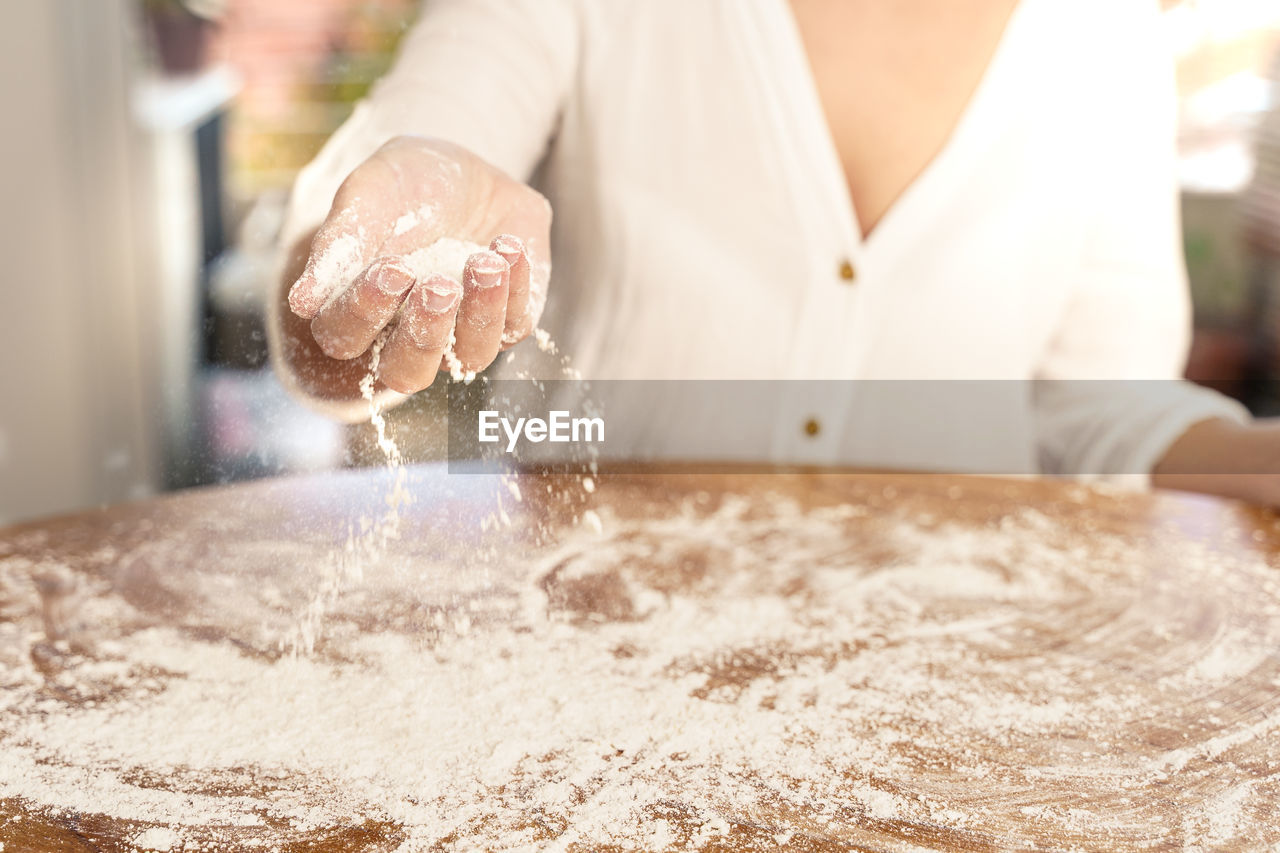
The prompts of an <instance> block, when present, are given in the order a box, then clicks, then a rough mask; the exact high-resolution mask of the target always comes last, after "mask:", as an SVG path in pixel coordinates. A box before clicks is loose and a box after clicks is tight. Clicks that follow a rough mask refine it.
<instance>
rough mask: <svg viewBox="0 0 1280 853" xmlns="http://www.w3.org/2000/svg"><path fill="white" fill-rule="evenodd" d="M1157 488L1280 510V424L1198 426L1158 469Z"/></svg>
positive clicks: (1220, 421) (1203, 423)
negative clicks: (1220, 497)
mask: <svg viewBox="0 0 1280 853" xmlns="http://www.w3.org/2000/svg"><path fill="white" fill-rule="evenodd" d="M1152 484H1153V485H1154V486H1156V487H1158V488H1165V489H1178V490H1181V491H1193V492H1204V493H1207V494H1215V495H1221V496H1224V497H1231V498H1238V499H1241V500H1246V501H1250V502H1253V503H1260V504H1267V505H1270V506H1280V422H1277V421H1256V422H1253V423H1249V424H1241V423H1237V422H1235V421H1231V420H1227V419H1225V418H1218V419H1213V420H1207V421H1201V422H1199V423H1197V424H1194V425H1193V426H1191V427H1190V428H1189V429H1188V430H1187V431H1186V432H1185V433H1183V435H1182V436H1181V437H1180V438H1179V439H1178V440H1177V441H1175V442H1174V443H1173V444H1172V445H1171V446H1170V448H1169V450H1168V451H1167V452H1166V454H1165V455H1164V457H1163V458H1162V459H1161V460H1160V461H1159V462H1158V463H1157V464H1156V466H1155V469H1154V471H1153V472H1152Z"/></svg>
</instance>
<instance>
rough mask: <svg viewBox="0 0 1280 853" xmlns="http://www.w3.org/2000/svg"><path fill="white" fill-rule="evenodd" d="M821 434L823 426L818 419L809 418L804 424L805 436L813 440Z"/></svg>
mask: <svg viewBox="0 0 1280 853" xmlns="http://www.w3.org/2000/svg"><path fill="white" fill-rule="evenodd" d="M820 432H822V424H820V423H818V419H817V418H809V420H807V421H805V422H804V434H805V435H807V436H809V438H813V437H814V436H815V435H817V434H818V433H820Z"/></svg>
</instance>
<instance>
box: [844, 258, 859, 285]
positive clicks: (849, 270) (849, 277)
mask: <svg viewBox="0 0 1280 853" xmlns="http://www.w3.org/2000/svg"><path fill="white" fill-rule="evenodd" d="M857 278H858V271H857V270H856V269H854V267H853V262H852V261H849V260H847V259H846V260H844V261H842V262H841V263H840V279H841V280H842V281H844V282H845V283H846V284H852V283H853V282H854V281H855V280H857Z"/></svg>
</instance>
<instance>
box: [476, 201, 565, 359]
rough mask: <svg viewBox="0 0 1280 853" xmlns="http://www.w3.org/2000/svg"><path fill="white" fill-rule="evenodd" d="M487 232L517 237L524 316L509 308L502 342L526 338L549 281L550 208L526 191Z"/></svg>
mask: <svg viewBox="0 0 1280 853" xmlns="http://www.w3.org/2000/svg"><path fill="white" fill-rule="evenodd" d="M492 227H493V230H492V231H491V232H490V233H496V234H502V235H506V234H518V235H520V240H521V243H522V244H523V248H524V258H525V261H526V262H527V263H528V264H529V289H528V296H527V297H526V299H525V308H524V312H523V315H524V316H521V315H520V314H517V313H515V312H514V311H512V310H510V309H508V314H507V323H506V331H507V333H508V334H507V335H506V336H505V340H504V343H505V342H506V341H507V340H510V339H511V338H512V337H514V336H515V335H516V334H518V333H519V332H520V331H524V333H525V334H526V335H527V334H529V333H530V332H532V331H533V329H534V328H535V327H536V326H537V325H538V319H539V317H541V315H542V309H543V307H544V306H545V305H546V301H547V287H548V284H549V282H550V279H551V205H550V204H549V203H548V202H547V200H546V198H544V197H543V196H542V195H540V194H539V193H537V192H536V191H534V190H532V189H529V188H527V187H526V188H525V192H524V193H522V194H521V196H520V198H519V199H518V201H517V202H516V203H514V204H513V205H512V206H511V207H510V209H508V210H507V211H506V212H505V214H504V215H503V216H502V218H501V219H499V220H498V221H497V222H496V223H494V225H493V226H492Z"/></svg>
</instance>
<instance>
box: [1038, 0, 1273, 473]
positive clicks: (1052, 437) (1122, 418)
mask: <svg viewBox="0 0 1280 853" xmlns="http://www.w3.org/2000/svg"><path fill="white" fill-rule="evenodd" d="M1152 6H1154V4H1152ZM1154 16H1155V11H1154V9H1153V10H1152V11H1151V17H1149V18H1144V19H1143V20H1142V21H1137V22H1134V26H1132V27H1119V28H1116V29H1118V30H1119V33H1117V34H1116V35H1115V36H1114V38H1115V42H1116V43H1115V44H1114V46H1113V49H1112V50H1110V51H1107V50H1104V51H1103V52H1102V54H1101V57H1102V58H1103V59H1104V61H1102V62H1100V63H1097V67H1098V68H1100V69H1101V71H1100V73H1099V81H1100V85H1099V87H1098V88H1097V89H1095V91H1096V92H1098V93H1099V95H1098V97H1097V98H1096V99H1095V104H1094V105H1093V107H1092V108H1091V109H1090V113H1089V121H1090V123H1091V124H1092V125H1093V126H1094V127H1095V128H1096V133H1095V138H1096V141H1097V143H1098V144H1097V146H1096V147H1094V148H1092V150H1091V151H1090V152H1082V163H1083V167H1084V168H1087V169H1089V171H1090V174H1089V176H1088V180H1089V182H1090V184H1091V185H1092V186H1093V187H1095V188H1096V189H1095V194H1094V197H1095V199H1096V202H1095V208H1094V210H1093V212H1092V215H1091V218H1090V223H1089V225H1088V227H1087V229H1086V239H1085V241H1084V245H1083V248H1082V256H1081V262H1080V264H1079V266H1078V277H1077V279H1076V281H1075V283H1074V290H1073V292H1072V295H1071V297H1070V299H1069V301H1068V303H1067V306H1066V309H1065V312H1064V314H1063V316H1062V319H1061V321H1060V324H1059V326H1058V329H1057V332H1056V334H1055V336H1054V338H1053V340H1052V343H1051V344H1050V346H1049V348H1048V350H1047V352H1046V353H1045V354H1044V356H1043V359H1042V361H1041V362H1040V365H1039V370H1038V377H1037V378H1038V380H1039V381H1037V382H1036V383H1035V394H1034V397H1035V406H1036V418H1037V433H1038V445H1039V453H1040V462H1041V467H1042V469H1044V470H1045V471H1046V472H1049V473H1059V474H1073V475H1080V476H1088V475H1095V476H1107V475H1116V474H1136V475H1142V476H1144V477H1145V476H1148V475H1149V474H1150V472H1151V470H1152V469H1153V468H1154V466H1155V465H1156V463H1157V462H1159V460H1160V459H1161V457H1163V456H1164V454H1165V452H1166V451H1167V450H1168V449H1169V447H1170V445H1171V444H1172V443H1173V442H1174V441H1175V440H1176V439H1177V438H1178V437H1179V436H1181V435H1182V434H1183V433H1184V432H1185V431H1186V430H1187V429H1188V428H1189V427H1190V426H1192V425H1193V424H1195V423H1197V422H1200V421H1203V420H1208V419H1210V418H1228V419H1232V420H1236V421H1246V420H1248V417H1249V415H1248V412H1247V411H1246V410H1245V409H1244V407H1243V406H1241V405H1240V404H1238V403H1236V402H1235V401H1233V400H1230V399H1228V398H1226V397H1224V396H1222V395H1219V394H1217V393H1215V392H1213V391H1210V390H1207V389H1205V388H1202V387H1199V386H1195V385H1193V384H1191V383H1189V382H1186V381H1184V380H1182V379H1181V378H1180V377H1181V376H1182V372H1183V370H1184V368H1185V362H1186V356H1187V351H1188V348H1189V345H1190V339H1191V300H1190V294H1189V291H1188V287H1187V282H1186V271H1185V268H1184V264H1183V255H1182V242H1181V223H1180V215H1179V197H1178V183H1177V174H1176V165H1177V160H1176V126H1175V120H1176V107H1177V96H1176V91H1177V90H1176V86H1175V84H1174V78H1173V73H1172V71H1173V69H1172V63H1171V62H1170V61H1169V57H1168V55H1167V53H1166V52H1165V51H1164V50H1163V49H1162V48H1163V46H1162V44H1161V40H1160V29H1159V26H1160V24H1159V21H1158V20H1155V17H1154ZM1113 33H1115V30H1113ZM1108 54H1110V56H1111V57H1112V58H1111V59H1110V60H1106V59H1105V57H1106V56H1107V55H1108ZM1097 59H1098V57H1094V58H1093V60H1094V61H1095V62H1096V60H1097ZM1104 91H1105V94H1102V93H1103V92H1104Z"/></svg>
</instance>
